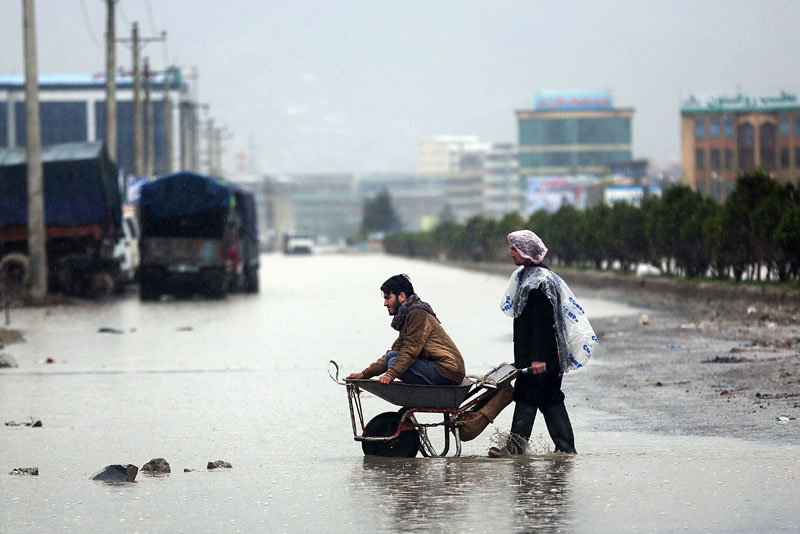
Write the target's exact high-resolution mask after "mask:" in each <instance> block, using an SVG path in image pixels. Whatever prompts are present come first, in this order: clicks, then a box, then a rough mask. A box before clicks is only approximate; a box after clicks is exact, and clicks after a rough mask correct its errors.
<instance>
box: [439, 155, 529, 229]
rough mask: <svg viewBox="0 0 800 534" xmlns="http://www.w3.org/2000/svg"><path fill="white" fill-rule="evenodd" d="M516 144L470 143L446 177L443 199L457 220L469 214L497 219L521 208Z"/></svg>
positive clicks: (521, 198) (462, 219) (463, 219)
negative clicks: (454, 168)
mask: <svg viewBox="0 0 800 534" xmlns="http://www.w3.org/2000/svg"><path fill="white" fill-rule="evenodd" d="M518 165H519V164H518V155H517V150H516V146H515V145H513V144H510V143H496V144H490V143H480V144H477V143H476V144H474V145H472V147H471V150H469V151H465V152H464V153H463V154H462V155H461V158H460V159H459V162H458V165H457V170H455V171H451V172H450V173H449V174H448V175H447V180H446V186H447V187H446V191H445V194H446V199H447V204H448V205H449V206H450V209H451V210H452V212H453V214H454V215H455V218H456V220H457V221H460V222H463V221H466V220H467V219H469V218H470V217H475V216H481V217H485V218H493V219H496V218H500V217H502V216H503V215H505V214H506V213H509V212H512V211H521V209H522V207H523V199H524V192H523V189H522V188H521V187H520V181H519V166H518Z"/></svg>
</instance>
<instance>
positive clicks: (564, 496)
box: [508, 454, 575, 533]
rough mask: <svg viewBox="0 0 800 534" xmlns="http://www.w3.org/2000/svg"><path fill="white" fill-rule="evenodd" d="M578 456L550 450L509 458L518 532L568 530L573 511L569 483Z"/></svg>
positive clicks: (515, 523)
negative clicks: (538, 454) (544, 453)
mask: <svg viewBox="0 0 800 534" xmlns="http://www.w3.org/2000/svg"><path fill="white" fill-rule="evenodd" d="M574 460H575V458H574V457H571V456H566V455H561V454H550V455H547V456H544V457H537V458H520V459H514V460H512V461H510V462H508V467H509V475H510V479H511V480H512V486H513V488H514V502H513V504H512V506H511V508H512V511H513V513H514V516H515V517H514V525H515V527H516V528H515V530H516V531H517V532H531V531H536V532H545V533H547V532H564V530H565V527H566V525H567V524H569V521H570V518H571V515H572V502H571V499H570V495H569V487H570V479H571V477H570V473H571V471H572V466H573V462H574Z"/></svg>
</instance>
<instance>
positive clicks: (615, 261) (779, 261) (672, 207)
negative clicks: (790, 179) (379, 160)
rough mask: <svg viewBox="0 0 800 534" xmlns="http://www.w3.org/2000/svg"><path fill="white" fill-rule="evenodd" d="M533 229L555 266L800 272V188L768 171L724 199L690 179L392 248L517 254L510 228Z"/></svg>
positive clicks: (445, 230)
mask: <svg viewBox="0 0 800 534" xmlns="http://www.w3.org/2000/svg"><path fill="white" fill-rule="evenodd" d="M522 228H528V229H531V230H533V231H534V232H536V233H537V234H538V235H539V236H540V237H541V238H542V239H543V240H544V242H545V244H546V245H547V246H548V248H549V252H548V254H547V258H546V260H545V261H546V262H547V263H548V264H550V265H562V266H569V267H590V268H595V269H604V268H610V267H612V266H613V267H619V268H621V269H624V270H627V269H631V268H633V267H635V266H636V265H637V264H639V263H650V264H652V265H655V266H657V267H659V268H661V269H663V270H664V271H666V272H667V273H668V274H673V275H682V276H686V277H690V278H691V277H697V276H713V277H716V278H721V279H726V278H731V277H732V278H734V279H736V280H737V281H740V280H742V279H743V278H747V279H756V280H760V279H761V278H762V269H763V270H764V272H765V277H766V278H767V279H772V280H779V281H789V280H797V279H798V278H800V189H798V188H796V187H795V186H793V185H792V184H786V185H784V184H781V183H779V182H777V181H776V180H774V179H773V178H771V177H770V176H769V175H768V174H767V173H765V172H764V171H761V170H754V171H748V172H747V173H744V174H741V175H740V176H739V177H738V178H737V180H736V187H735V189H734V190H733V191H732V192H731V194H730V195H729V196H728V198H727V199H726V201H725V203H724V204H718V203H716V202H715V201H713V200H711V199H709V198H707V197H703V196H702V195H700V194H698V193H697V192H695V191H692V190H691V189H690V188H688V187H686V186H682V185H681V186H674V187H671V188H669V189H667V190H665V191H664V193H663V196H661V197H657V196H654V195H646V196H645V198H644V199H643V201H642V203H641V206H640V207H636V206H633V205H631V204H627V203H616V204H614V205H613V206H611V207H608V206H606V205H603V204H601V205H597V206H594V207H592V208H588V209H586V210H583V211H579V210H577V209H576V208H574V207H572V206H562V207H561V209H559V210H558V211H557V212H555V213H547V212H545V211H537V212H535V213H533V214H531V216H530V217H529V218H528V219H527V220H525V219H523V218H522V217H521V216H520V215H518V214H516V213H510V214H507V215H506V216H505V217H503V218H502V219H500V220H494V219H484V218H481V217H475V218H472V219H470V220H469V221H467V222H466V223H465V224H457V223H454V222H443V223H440V224H439V225H438V226H437V227H435V228H434V229H433V230H431V231H429V232H421V233H409V232H398V233H394V234H392V235H390V236H387V237H386V238H385V240H384V246H385V247H386V250H387V251H388V252H390V253H395V254H402V255H407V256H418V257H426V258H440V259H444V258H446V259H452V260H471V261H507V260H508V243H507V240H506V235H507V234H508V233H509V232H512V231H514V230H519V229H522Z"/></svg>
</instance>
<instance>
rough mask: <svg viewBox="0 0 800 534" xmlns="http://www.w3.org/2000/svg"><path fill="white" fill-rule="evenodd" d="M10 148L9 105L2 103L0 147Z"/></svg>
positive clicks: (0, 104)
mask: <svg viewBox="0 0 800 534" xmlns="http://www.w3.org/2000/svg"><path fill="white" fill-rule="evenodd" d="M7 146H8V103H7V102H0V147H7Z"/></svg>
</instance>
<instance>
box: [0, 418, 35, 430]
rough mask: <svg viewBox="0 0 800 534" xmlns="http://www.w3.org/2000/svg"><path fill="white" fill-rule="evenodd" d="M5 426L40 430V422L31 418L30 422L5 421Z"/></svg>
mask: <svg viewBox="0 0 800 534" xmlns="http://www.w3.org/2000/svg"><path fill="white" fill-rule="evenodd" d="M6 426H29V427H31V428H41V427H42V426H43V425H42V420H41V419H34V418H33V417H31V420H30V421H6Z"/></svg>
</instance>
